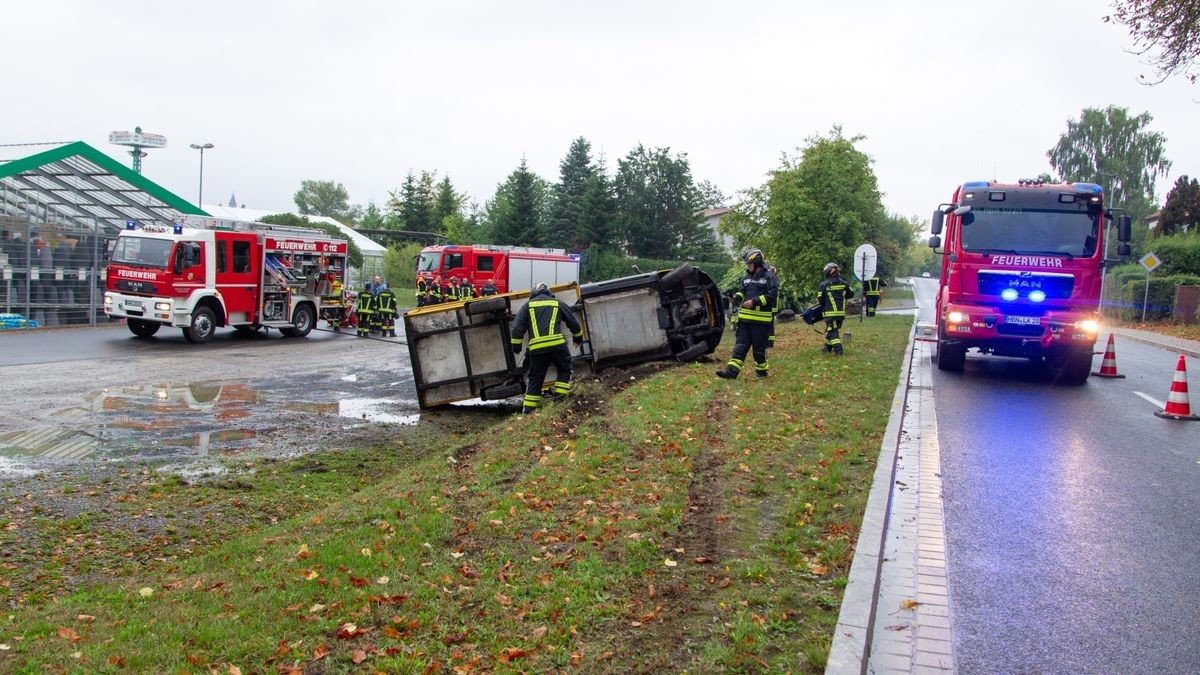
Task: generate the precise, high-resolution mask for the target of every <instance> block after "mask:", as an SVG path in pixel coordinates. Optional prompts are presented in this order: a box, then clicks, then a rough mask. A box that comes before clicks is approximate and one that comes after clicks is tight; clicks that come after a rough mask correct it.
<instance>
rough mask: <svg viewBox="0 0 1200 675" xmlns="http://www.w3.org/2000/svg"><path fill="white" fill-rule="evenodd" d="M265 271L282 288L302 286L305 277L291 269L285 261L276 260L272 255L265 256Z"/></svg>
mask: <svg viewBox="0 0 1200 675" xmlns="http://www.w3.org/2000/svg"><path fill="white" fill-rule="evenodd" d="M267 270H268V271H270V272H271V274H272V275H273V276H274V277H275V278H276V280H278V281H279V283H280V285H282V286H290V287H295V286H303V285H304V282H305V281H306V277H305V276H304V275H303V274H300V272H299V271H297V270H296V268H294V267H292V266H291V265H289V264H288V263H287V261H285V260H283V259H281V258H278V257H276V256H275V254H273V253H268V254H267Z"/></svg>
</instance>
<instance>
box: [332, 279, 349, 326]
mask: <svg viewBox="0 0 1200 675" xmlns="http://www.w3.org/2000/svg"><path fill="white" fill-rule="evenodd" d="M329 292H330V293H331V294H332V295H333V297H334V298H335V300H334V304H335V305H336V306H335V307H334V308H333V309H332V310H331V311H330V319H331V320H330V322H329V324H330V326H332V327H333V329H334V330H336V331H338V332H339V333H340V332H341V331H342V321H344V320H345V319H347V318H348V317H346V316H345V314H346V296H345V295H344V294H343V293H342V279H341V277H336V276H335V277H334V278H333V281H332V282H331V283H330V284H329Z"/></svg>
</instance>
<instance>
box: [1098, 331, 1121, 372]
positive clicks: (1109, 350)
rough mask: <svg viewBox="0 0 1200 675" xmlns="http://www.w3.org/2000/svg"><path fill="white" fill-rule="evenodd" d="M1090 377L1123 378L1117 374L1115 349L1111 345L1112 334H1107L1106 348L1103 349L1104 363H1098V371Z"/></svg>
mask: <svg viewBox="0 0 1200 675" xmlns="http://www.w3.org/2000/svg"><path fill="white" fill-rule="evenodd" d="M1092 375H1094V376H1096V377H1125V376H1124V375H1122V374H1120V373H1118V372H1117V347H1116V345H1115V344H1113V336H1112V333H1109V334H1108V347H1105V349H1104V361H1102V362H1101V363H1100V370H1098V371H1095V372H1093V373H1092Z"/></svg>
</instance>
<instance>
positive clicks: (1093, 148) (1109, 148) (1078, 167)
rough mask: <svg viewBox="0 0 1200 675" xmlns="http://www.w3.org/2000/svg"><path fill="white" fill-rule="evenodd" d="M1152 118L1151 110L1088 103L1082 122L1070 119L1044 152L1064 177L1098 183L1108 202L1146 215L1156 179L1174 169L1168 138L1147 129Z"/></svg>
mask: <svg viewBox="0 0 1200 675" xmlns="http://www.w3.org/2000/svg"><path fill="white" fill-rule="evenodd" d="M1153 119H1154V118H1153V117H1151V116H1150V113H1142V114H1140V115H1138V116H1136V117H1131V116H1130V115H1129V110H1127V109H1126V108H1120V107H1117V106H1109V107H1107V108H1105V109H1103V110H1100V109H1098V108H1084V110H1083V112H1082V113H1081V114H1080V116H1079V120H1078V121H1076V120H1074V119H1070V120H1067V131H1066V132H1065V133H1063V135H1062V136H1061V137H1059V139H1058V144H1057V145H1055V146H1054V147H1053V148H1051V149H1050V150H1048V151H1047V152H1046V156H1047V157H1049V158H1050V164H1051V166H1053V167H1054V169H1055V170H1056V171H1057V172H1058V175H1060V176H1062V178H1063V180H1069V181H1076V182H1079V181H1082V182H1087V183H1097V184H1099V185H1101V186H1103V187H1104V188H1105V189H1106V191H1107V193H1108V204H1109V205H1110V206H1121V207H1123V208H1125V209H1126V210H1127V211H1128V212H1129V213H1130V215H1131V216H1133V217H1134V218H1138V217H1140V216H1145V215H1146V214H1148V213H1149V212H1150V211H1151V210H1152V204H1153V202H1154V182H1155V181H1156V180H1157V179H1158V178H1159V177H1160V176H1165V175H1167V172H1168V171H1169V170H1170V169H1171V162H1170V160H1168V159H1167V156H1166V151H1165V146H1166V142H1167V139H1166V137H1165V136H1163V135H1162V134H1161V133H1159V132H1157V131H1151V130H1150V129H1149V127H1150V122H1151V121H1152V120H1153Z"/></svg>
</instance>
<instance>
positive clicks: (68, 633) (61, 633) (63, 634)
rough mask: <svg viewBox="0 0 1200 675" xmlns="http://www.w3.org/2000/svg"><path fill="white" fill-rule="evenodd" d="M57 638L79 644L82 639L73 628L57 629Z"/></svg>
mask: <svg viewBox="0 0 1200 675" xmlns="http://www.w3.org/2000/svg"><path fill="white" fill-rule="evenodd" d="M58 637H60V638H62V639H64V640H66V641H68V642H79V641H80V640H82V639H83V638H82V637H80V635H79V633H76V632H75V629H74V628H68V627H65V626H64V627H62V628H59V629H58Z"/></svg>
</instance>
